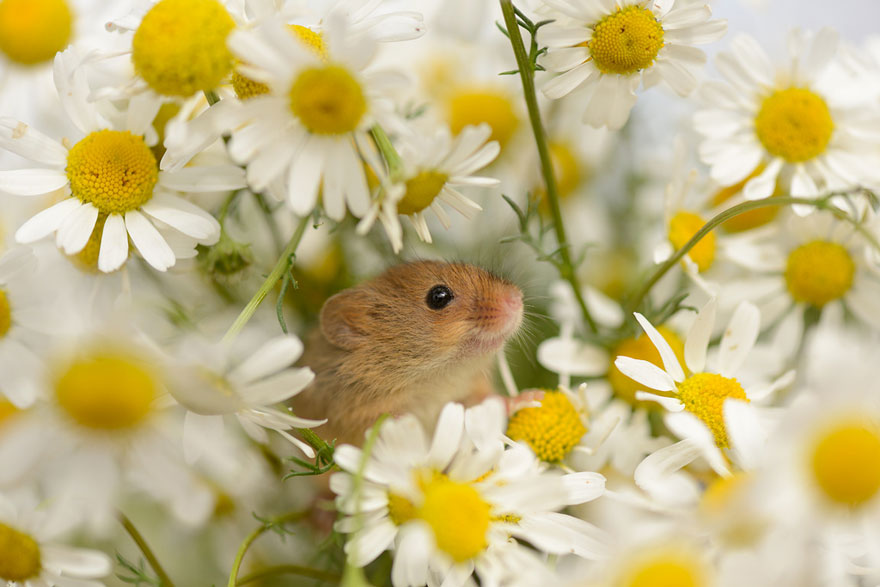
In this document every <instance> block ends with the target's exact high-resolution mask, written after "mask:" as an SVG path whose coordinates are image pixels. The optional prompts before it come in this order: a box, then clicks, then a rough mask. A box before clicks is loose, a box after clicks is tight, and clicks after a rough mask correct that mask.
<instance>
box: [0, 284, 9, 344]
mask: <svg viewBox="0 0 880 587" xmlns="http://www.w3.org/2000/svg"><path fill="white" fill-rule="evenodd" d="M10 328H12V307H10V305H9V298H8V297H7V296H6V292H5V291H4V290H2V289H0V338H3V337H4V336H6V333H7V332H9V329H10Z"/></svg>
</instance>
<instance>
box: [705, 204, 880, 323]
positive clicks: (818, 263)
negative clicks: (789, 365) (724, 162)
mask: <svg viewBox="0 0 880 587" xmlns="http://www.w3.org/2000/svg"><path fill="white" fill-rule="evenodd" d="M784 229H785V230H784V231H774V232H766V233H759V234H756V235H755V236H754V238H752V239H750V240H749V242H747V243H745V247H746V248H747V249H748V250H751V251H752V254H750V255H740V256H739V257H738V258H737V259H736V260H737V261H738V262H739V264H740V265H742V266H743V267H745V268H746V269H747V270H748V271H749V275H747V276H743V277H741V278H740V279H738V280H737V281H736V282H735V283H730V284H728V285H727V286H725V288H724V291H723V296H722V298H721V299H720V301H721V302H723V303H724V304H725V305H731V306H732V305H734V304H736V303H738V302H739V301H740V300H743V299H748V300H752V301H754V302H755V303H756V304H758V306H759V307H760V308H761V311H762V314H764V315H765V316H766V319H767V321H768V322H774V321H776V320H779V319H782V320H783V321H784V324H785V326H786V327H787V328H790V329H791V335H790V336H791V337H792V338H794V339H797V340H800V338H801V333H802V332H803V330H804V312H805V311H806V310H808V309H813V310H816V309H818V310H824V309H826V308H827V309H829V310H831V311H833V312H838V309H837V307H841V308H843V307H845V308H846V309H847V310H849V311H850V312H852V313H853V314H854V315H855V316H856V317H857V318H859V319H860V320H862V321H864V322H865V323H866V324H868V325H870V326H872V327H874V328H880V276H878V271H877V267H876V266H875V265H874V264H873V263H872V259H873V257H874V255H876V254H877V253H876V249H875V248H874V244H873V243H872V242H871V240H872V239H869V238H868V237H866V236H865V234H863V233H862V232H860V231H859V230H858V229H856V228H855V227H853V226H852V225H851V224H849V223H847V222H843V221H840V220H838V219H836V218H835V217H834V215H833V214H831V213H830V212H824V211H823V212H817V213H815V214H811V215H810V216H808V217H805V218H803V217H797V216H794V215H792V217H791V218H790V219H789V222H787V223H786V224H785V225H784ZM875 234H876V233H875ZM780 327H782V325H780Z"/></svg>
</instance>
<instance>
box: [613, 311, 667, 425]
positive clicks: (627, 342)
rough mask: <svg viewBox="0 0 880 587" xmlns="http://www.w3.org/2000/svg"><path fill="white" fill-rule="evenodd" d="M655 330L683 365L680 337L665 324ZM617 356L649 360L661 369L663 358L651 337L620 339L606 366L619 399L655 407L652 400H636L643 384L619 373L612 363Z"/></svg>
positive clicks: (637, 404)
mask: <svg viewBox="0 0 880 587" xmlns="http://www.w3.org/2000/svg"><path fill="white" fill-rule="evenodd" d="M657 331H658V332H659V333H660V335H661V336H662V337H663V338H664V339H665V340H666V342H667V343H669V346H670V347H672V352H674V353H675V357H676V358H677V359H678V362H679V363H680V364H682V365H684V342H682V340H681V338H680V337H679V336H678V335H677V334H676V333H675V332H673V331H672V330H670V329H669V328H668V327H666V326H659V327H658V328H657ZM619 356H623V357H632V358H634V359H641V360H643V361H649V362H651V363H653V364H654V365H656V366H658V367H660V368H661V369H662V368H663V360H662V359H661V358H660V353H659V352H658V351H657V348H656V347H655V346H654V344H653V343H652V342H651V339H650V338H648V337H647V336H645V335H642V336H639V337H638V338H626V339H624V340H622V341H621V342H620V343H619V344H618V345H617V346H616V347H615V348H614V349H613V350H612V351H611V364H610V365H609V366H608V381H609V382H610V383H611V388H612V389H613V390H614V393H615V394H616V395H617V397H619V398H620V399H622V400H625V401H627V402H629V403H630V404H632V405H634V406H637V407H640V408H641V407H644V408H653V407H655V406H656V404H655V403H654V402H643V401H638V400H636V392H637V391H639V390H643V389H645V386H644V385H642V384H640V383H637V382H635V381H633V380H632V379H630V378H629V377H627V376H626V375H624V374H623V373H621V371H620V369H618V368H617V366H616V365H615V364H614V360H615V359H616V358H617V357H619Z"/></svg>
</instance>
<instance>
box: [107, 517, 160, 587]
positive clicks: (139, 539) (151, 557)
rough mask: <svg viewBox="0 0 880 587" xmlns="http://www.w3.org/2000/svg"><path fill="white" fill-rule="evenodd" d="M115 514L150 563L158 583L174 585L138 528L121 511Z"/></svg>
mask: <svg viewBox="0 0 880 587" xmlns="http://www.w3.org/2000/svg"><path fill="white" fill-rule="evenodd" d="M117 516H118V517H119V522H120V523H121V524H122V527H123V528H125V531H126V532H128V535H129V536H131V539H132V540H134V543H135V544H137V546H138V548H139V549H140V551H141V552H142V553H143V554H144V558H146V559H147V562H148V563H150V566H151V567H153V571H154V572H155V573H156V575H157V576H158V577H159V583H160V584H161V585H162V586H163V587H174V582H173V581H171V578H170V577H168V573H166V572H165V569H163V568H162V565H161V564H159V559H157V558H156V555H155V554H153V551H152V549H150V547H149V546H148V545H147V542H146V540H144V537H143V536H141V533H140V532H138V529H137V528H135V527H134V524H132V523H131V520H129V519H128V517H127V516H126V515H125V514H123V513H122V512H118V514H117Z"/></svg>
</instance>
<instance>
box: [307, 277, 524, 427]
mask: <svg viewBox="0 0 880 587" xmlns="http://www.w3.org/2000/svg"><path fill="white" fill-rule="evenodd" d="M522 315H523V299H522V292H521V291H520V290H519V288H518V287H516V286H515V285H514V284H512V283H510V282H508V281H506V280H504V279H501V278H499V277H496V276H495V275H493V274H491V273H489V272H488V271H486V270H484V269H480V268H479V267H475V266H473V265H467V264H464V263H442V262H437V261H419V262H414V263H407V264H403V265H397V266H394V267H391V268H390V269H388V270H387V271H385V272H384V273H382V274H381V275H379V276H378V277H376V278H374V279H372V280H370V281H367V282H365V283H362V284H360V285H358V286H356V287H352V288H350V289H346V290H344V291H342V292H340V293H338V294H336V295H334V296H333V297H331V298H330V299H328V300H327V301H326V303H325V304H324V307H323V308H322V309H321V327H320V328H319V329H316V331H315V332H313V333H312V335H311V337H310V338H309V340H308V344H307V348H306V352H305V354H304V356H303V358H302V361H301V363H302V364H304V365H307V366H309V367H311V368H312V369H313V370H314V371H315V374H316V377H315V380H314V381H313V382H312V384H311V385H310V386H309V387H308V388H306V389H305V390H304V391H303V392H302V393H300V394H299V395H297V396H296V397H294V398H293V404H292V407H293V410H294V412H295V413H296V414H297V415H298V416H302V417H306V418H327V419H328V422H327V423H326V424H324V425H323V426H321V427H319V428H317V429H316V432H318V434H319V435H321V436H322V437H323V438H326V439H328V440H332V439H334V438H335V439H336V441H337V444H342V443H349V444H355V445H360V444H361V443H362V442H363V440H364V432H365V431H366V430H367V429H368V428H369V427H370V426H371V425H372V424H373V423H374V422H375V421H376V419H377V418H378V417H379V416H380V415H382V414H385V413H387V414H390V415H392V416H398V415H401V414H404V413H412V414H415V415H416V416H417V417H418V418H419V419H420V420H421V421H422V423H423V424H424V425H425V427H426V428H427V429H428V430H431V429H432V428H433V426H434V424H435V421H436V418H437V416H438V414H439V412H440V410H441V408H442V407H443V405H444V404H446V403H447V402H450V401H465V402H468V401H469V402H476V401H479V400H481V399H483V398H484V397H485V396H487V395H489V394H490V393H492V388H491V384H490V382H489V379H488V373H487V372H488V370H489V367H490V366H491V362H492V359H493V358H494V357H495V355H496V353H497V352H498V351H499V350H500V349H501V348H502V347H503V346H504V343H505V342H506V341H507V339H508V338H510V336H511V335H513V334H514V333H515V332H516V330H517V329H518V328H519V326H520V323H521V322H522Z"/></svg>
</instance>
